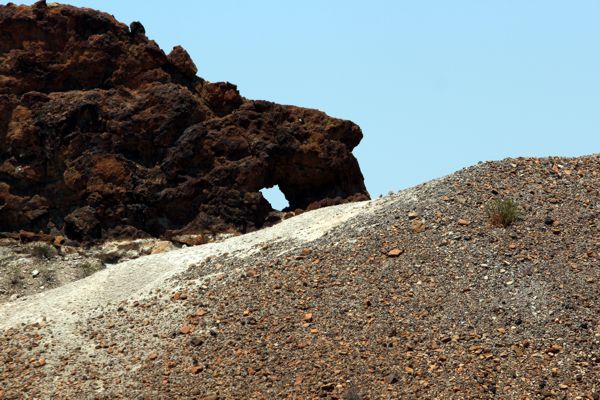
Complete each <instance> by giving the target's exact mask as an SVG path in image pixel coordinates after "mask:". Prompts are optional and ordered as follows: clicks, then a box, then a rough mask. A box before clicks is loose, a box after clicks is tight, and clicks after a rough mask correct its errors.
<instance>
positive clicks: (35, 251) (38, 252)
mask: <svg viewBox="0 0 600 400" xmlns="http://www.w3.org/2000/svg"><path fill="white" fill-rule="evenodd" d="M29 251H30V254H31V255H32V256H34V257H35V258H38V259H40V260H49V259H51V258H52V257H54V256H56V255H57V251H56V249H55V248H54V247H52V246H51V245H49V244H46V243H39V244H36V245H33V246H31V247H30V250H29Z"/></svg>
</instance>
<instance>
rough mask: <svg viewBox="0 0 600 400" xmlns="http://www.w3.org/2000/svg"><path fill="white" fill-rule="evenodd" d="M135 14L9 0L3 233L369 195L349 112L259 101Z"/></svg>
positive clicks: (214, 214) (108, 225)
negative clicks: (166, 42)
mask: <svg viewBox="0 0 600 400" xmlns="http://www.w3.org/2000/svg"><path fill="white" fill-rule="evenodd" d="M196 72H197V68H196V66H195V65H194V63H193V61H192V60H191V58H190V56H189V55H188V53H187V52H186V51H185V50H184V49H183V48H181V47H175V48H174V49H173V51H172V52H171V53H170V54H169V55H166V54H165V53H164V52H163V51H162V50H161V49H160V48H159V47H158V46H157V44H156V43H155V42H154V41H151V40H148V38H147V37H146V36H145V32H144V28H143V26H142V25H141V24H140V23H132V24H131V27H127V26H126V25H124V24H122V23H119V22H118V21H116V20H115V19H114V18H113V17H112V16H110V15H107V14H104V13H100V12H97V11H93V10H90V9H82V8H75V7H71V6H63V5H55V4H52V5H46V3H45V2H38V3H36V4H35V5H34V6H31V7H28V6H15V5H12V4H10V3H9V4H8V5H5V6H0V231H4V232H16V231H19V230H26V231H34V232H44V233H53V232H55V233H58V232H61V233H64V234H66V235H67V236H69V237H70V238H71V239H75V240H93V239H102V238H108V237H143V236H148V235H151V236H162V237H169V236H173V235H178V234H186V233H199V232H202V231H207V230H210V231H213V232H214V231H226V230H235V231H241V232H244V231H248V230H252V229H256V228H258V227H261V226H262V225H263V223H264V221H265V218H266V217H267V215H268V214H269V212H270V211H272V209H271V206H270V204H269V203H268V202H267V201H266V200H265V199H264V198H263V197H262V195H261V193H260V192H259V190H260V189H262V188H265V187H271V186H273V185H279V187H280V189H281V190H282V192H283V193H284V194H285V196H286V198H287V199H288V201H289V203H290V208H291V209H298V208H300V209H310V208H316V207H320V206H323V205H330V204H335V203H341V202H346V201H355V200H363V199H367V198H368V193H367V191H366V189H365V186H364V183H363V177H362V174H361V172H360V168H359V166H358V163H357V161H356V159H355V158H354V156H353V155H352V153H351V152H352V150H353V149H354V148H355V147H356V146H357V145H358V143H359V142H360V140H361V138H362V133H361V131H360V128H359V127H358V126H357V125H355V124H353V123H352V122H350V121H343V120H339V119H335V118H331V117H329V116H327V115H326V114H324V113H322V112H320V111H317V110H310V109H304V108H298V107H291V106H282V105H278V104H274V103H270V102H266V101H250V100H247V99H244V98H243V97H242V96H240V94H239V92H238V91H237V88H236V86H235V85H232V84H230V83H210V82H207V81H205V80H203V79H201V78H199V77H197V76H196V75H195V74H196Z"/></svg>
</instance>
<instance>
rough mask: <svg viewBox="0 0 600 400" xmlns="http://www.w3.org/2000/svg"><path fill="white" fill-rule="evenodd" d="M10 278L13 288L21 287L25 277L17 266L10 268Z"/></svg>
mask: <svg viewBox="0 0 600 400" xmlns="http://www.w3.org/2000/svg"><path fill="white" fill-rule="evenodd" d="M8 276H9V281H10V284H11V285H13V286H17V285H19V284H20V283H21V282H22V280H23V276H22V275H21V270H20V269H19V267H16V266H13V267H10V269H9V271H8Z"/></svg>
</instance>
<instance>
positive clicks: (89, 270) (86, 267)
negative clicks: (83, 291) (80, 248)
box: [79, 261, 98, 277]
mask: <svg viewBox="0 0 600 400" xmlns="http://www.w3.org/2000/svg"><path fill="white" fill-rule="evenodd" d="M79 268H81V271H82V272H83V276H84V277H88V276H90V275H92V274H93V273H94V272H96V271H97V270H98V268H97V267H96V266H95V265H94V264H92V263H91V262H89V261H84V262H83V263H81V264H79Z"/></svg>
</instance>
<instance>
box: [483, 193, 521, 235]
mask: <svg viewBox="0 0 600 400" xmlns="http://www.w3.org/2000/svg"><path fill="white" fill-rule="evenodd" d="M485 212H486V214H487V216H488V218H489V219H490V223H491V224H492V225H494V226H502V227H505V228H506V227H507V226H509V225H510V224H512V223H513V222H515V221H516V220H517V219H519V217H520V212H519V206H518V204H517V203H516V202H515V201H514V200H513V199H495V200H492V201H491V202H489V203H488V204H487V205H486V207H485Z"/></svg>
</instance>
